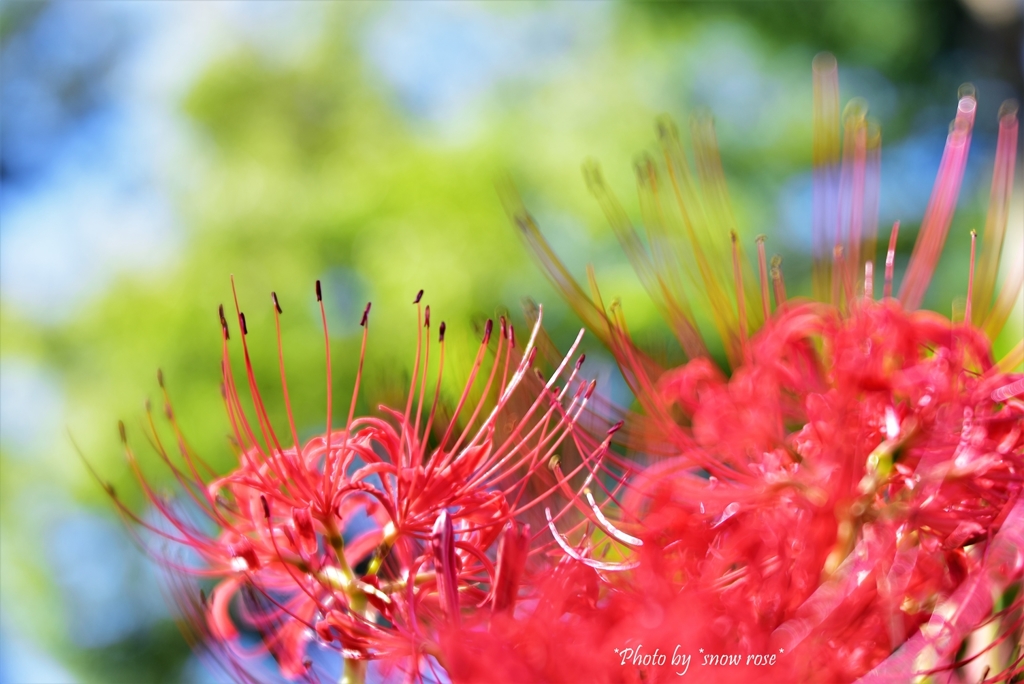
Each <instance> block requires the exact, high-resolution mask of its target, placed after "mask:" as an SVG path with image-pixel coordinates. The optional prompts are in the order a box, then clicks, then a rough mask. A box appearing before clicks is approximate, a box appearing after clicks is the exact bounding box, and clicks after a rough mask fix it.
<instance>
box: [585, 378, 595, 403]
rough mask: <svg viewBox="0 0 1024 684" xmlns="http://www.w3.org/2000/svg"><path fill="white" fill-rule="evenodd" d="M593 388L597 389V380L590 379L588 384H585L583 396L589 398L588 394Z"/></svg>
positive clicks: (592, 391) (589, 394)
mask: <svg viewBox="0 0 1024 684" xmlns="http://www.w3.org/2000/svg"><path fill="white" fill-rule="evenodd" d="M595 389H597V380H591V381H590V384H589V385H587V393H586V394H585V395H584V397H583V398H584V399H589V398H590V396H591V395H592V394H593V393H594V390H595Z"/></svg>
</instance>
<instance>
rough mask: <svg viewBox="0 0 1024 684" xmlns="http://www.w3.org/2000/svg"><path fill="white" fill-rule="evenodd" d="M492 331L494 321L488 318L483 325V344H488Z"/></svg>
mask: <svg viewBox="0 0 1024 684" xmlns="http://www.w3.org/2000/svg"><path fill="white" fill-rule="evenodd" d="M493 330H494V321H492V320H491V319H490V318H488V319H487V322H486V323H484V341H483V343H484V344H487V343H488V342H490V341H491V332H492V331H493Z"/></svg>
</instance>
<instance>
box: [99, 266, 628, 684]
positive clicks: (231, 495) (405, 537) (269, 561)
mask: <svg viewBox="0 0 1024 684" xmlns="http://www.w3.org/2000/svg"><path fill="white" fill-rule="evenodd" d="M316 292H317V299H318V301H320V309H321V315H322V317H323V323H324V339H325V347H326V351H327V369H328V381H327V391H328V395H327V397H328V398H327V426H326V430H325V432H324V433H323V434H322V435H321V436H318V437H315V438H313V439H311V440H308V441H306V442H305V443H301V442H300V440H299V438H298V434H297V431H296V428H295V420H294V418H293V416H292V413H291V406H290V402H289V395H288V388H287V382H286V379H285V371H284V355H283V352H282V351H281V335H280V315H281V307H280V305H279V303H278V299H277V296H276V295H273V304H274V316H275V323H276V324H277V342H278V351H279V360H280V366H281V383H282V391H283V395H284V400H285V406H286V408H287V413H288V429H289V431H290V433H291V444H290V445H286V443H285V442H282V440H281V438H280V437H279V435H278V433H277V431H275V429H274V427H273V426H272V421H271V418H270V416H269V414H268V412H267V410H266V408H265V406H264V403H263V400H262V398H261V395H260V392H259V390H258V389H257V383H256V377H255V373H254V370H253V366H252V364H251V363H250V358H249V347H248V330H247V327H246V321H245V315H244V314H243V313H242V312H241V311H240V310H238V304H237V297H236V300H235V308H236V314H237V321H238V329H239V331H240V333H241V335H240V341H241V347H242V355H243V358H244V361H245V369H246V374H245V378H244V380H243V383H244V384H245V385H247V389H248V394H249V397H250V399H251V404H252V410H249V411H247V410H246V408H245V407H243V401H242V398H241V391H240V389H239V385H238V382H237V380H236V378H235V376H234V374H233V372H232V368H231V362H230V358H229V339H230V335H229V325H228V321H227V319H226V318H225V315H224V310H223V307H222V308H221V310H220V318H221V328H222V337H223V362H222V371H223V394H224V399H225V406H226V408H227V416H228V420H229V422H230V425H231V429H232V434H233V440H234V443H235V445H236V446H237V452H238V467H237V468H236V469H235V470H233V471H232V472H230V473H228V474H227V475H224V476H222V477H218V478H214V479H210V478H209V476H208V475H204V473H203V472H202V471H208V468H206V466H205V464H203V462H202V461H201V459H200V458H199V456H198V455H197V454H195V453H194V452H193V450H192V449H191V448H190V447H189V446H188V443H187V442H186V441H185V439H184V437H183V435H182V432H181V430H180V429H179V426H178V423H177V421H176V419H175V417H174V413H173V411H171V410H170V408H169V406H170V404H169V400H168V409H167V415H168V418H169V419H170V423H171V425H172V427H173V430H174V435H175V440H176V441H177V444H178V446H179V448H180V454H181V461H180V462H176V461H175V460H173V459H172V458H171V456H170V454H169V453H168V451H167V449H166V448H165V446H164V444H163V443H162V442H161V440H160V437H159V435H158V433H157V430H156V428H155V426H154V424H153V419H152V415H151V414H150V428H151V429H150V434H149V439H150V441H151V443H152V445H153V447H154V448H155V450H156V452H157V454H158V455H159V456H160V458H161V459H162V460H163V461H164V463H165V465H166V466H167V467H168V468H169V469H170V470H171V472H172V473H173V475H174V477H175V478H176V479H177V481H178V483H179V484H180V485H181V487H182V489H183V490H185V491H186V492H187V495H188V497H189V501H188V502H187V503H188V506H182V505H172V504H171V503H169V502H167V501H165V500H164V499H163V498H161V497H160V496H158V495H157V494H156V493H155V492H154V491H153V490H152V488H151V487H150V485H149V484H148V482H147V479H146V478H145V477H144V476H143V474H142V472H141V470H140V468H139V465H138V462H137V460H136V457H135V455H134V452H133V451H132V449H131V448H130V447H129V446H128V441H127V439H126V438H125V434H124V427H123V425H122V426H121V436H122V440H123V441H124V443H125V450H126V454H127V456H128V460H129V463H130V464H131V467H132V468H133V470H134V472H135V474H136V475H137V476H138V480H139V482H140V484H141V486H142V488H143V490H144V492H145V493H146V495H147V496H148V498H149V500H150V502H151V504H152V506H153V507H154V508H155V509H156V511H157V512H158V513H159V518H160V522H159V523H150V522H147V521H145V520H143V519H142V518H140V517H139V516H137V515H135V514H134V513H133V512H132V511H130V510H129V509H127V508H126V507H125V506H124V505H122V504H121V503H120V502H119V501H118V507H119V509H120V510H121V511H122V513H123V514H124V515H125V516H126V517H127V518H129V519H130V520H131V521H133V522H134V523H136V524H138V525H141V526H142V527H144V528H145V529H146V530H148V532H150V533H151V534H152V535H156V536H157V537H159V538H163V539H165V540H169V541H170V542H173V543H175V544H177V545H180V547H181V548H184V549H189V550H191V552H192V555H193V556H194V557H197V559H198V560H197V562H194V563H186V562H183V561H180V560H176V559H175V557H174V555H173V554H166V553H160V552H156V551H154V555H156V556H157V557H158V558H159V560H160V561H161V562H162V563H164V564H166V565H167V566H168V567H169V568H170V569H171V570H172V571H173V572H172V584H173V587H172V588H173V591H174V593H175V595H176V598H177V601H178V603H179V604H180V605H181V607H182V610H183V613H184V615H185V618H186V620H187V621H188V622H189V623H190V625H189V632H190V635H191V636H192V637H193V638H194V640H195V641H197V642H198V644H199V645H200V646H203V647H204V648H206V649H208V650H210V649H212V651H213V653H214V655H215V656H226V657H224V658H223V660H224V661H225V665H226V667H227V668H228V669H229V672H230V673H231V674H233V676H235V677H236V678H238V679H240V680H244V681H255V680H258V679H259V677H258V676H257V675H256V674H254V673H252V672H250V670H249V669H248V666H247V665H246V663H245V662H244V661H243V660H242V659H241V658H240V657H239V656H241V655H245V649H243V648H242V641H243V638H242V636H241V634H240V629H242V630H245V631H247V632H249V633H251V632H253V631H255V632H256V633H257V634H258V635H259V637H260V638H261V639H262V643H263V648H265V650H266V651H269V653H270V654H271V655H272V656H273V657H274V658H275V659H276V661H277V663H278V665H279V667H280V670H281V672H282V673H283V674H284V675H285V676H286V677H288V678H305V679H308V680H311V681H312V680H318V679H319V675H318V674H317V672H316V669H317V668H316V667H314V659H313V658H312V657H311V655H310V654H311V652H312V650H314V649H313V645H314V644H315V645H317V646H319V647H321V648H329V649H333V650H336V651H338V652H340V653H341V655H342V656H343V658H344V667H343V672H342V681H346V682H355V681H362V680H363V678H364V677H365V674H366V663H367V661H370V660H377V661H381V662H382V665H383V666H384V667H385V668H398V670H401V671H404V672H406V673H407V674H408V676H409V677H422V676H425V675H426V673H428V672H430V671H431V670H432V669H435V668H437V667H438V661H442V662H443V654H442V652H441V649H440V647H439V639H440V636H441V635H443V634H444V633H446V630H447V629H449V628H452V627H457V626H458V625H460V624H461V623H462V622H463V613H466V614H467V620H468V622H470V623H471V624H477V623H478V622H479V619H480V618H479V617H478V616H480V615H491V614H501V613H505V612H508V611H510V610H512V609H513V608H514V607H515V604H516V601H517V600H518V598H519V596H520V590H521V585H522V583H523V581H524V576H525V573H527V572H528V566H530V565H536V566H537V567H538V569H539V570H543V568H544V567H545V566H546V561H545V558H546V557H547V556H549V555H551V551H552V549H555V548H557V547H555V546H554V545H553V544H551V543H550V542H549V543H548V544H542V543H541V542H540V541H539V540H538V538H539V536H540V535H539V534H534V535H531V533H530V527H529V522H530V521H531V520H535V519H536V516H537V511H538V510H539V509H540V508H543V509H544V511H545V513H546V514H547V516H548V519H549V520H550V519H551V511H552V509H554V510H555V512H556V513H555V519H556V520H557V519H563V518H564V519H565V520H568V521H570V522H571V523H572V524H575V525H578V524H580V522H579V521H580V520H581V519H582V518H583V517H584V516H589V517H594V516H595V515H597V516H602V513H601V508H600V506H599V505H598V504H597V503H596V501H595V500H594V498H593V495H592V494H591V493H590V491H589V489H587V490H586V496H585V497H584V495H583V490H584V489H585V488H586V487H587V484H588V483H589V482H591V481H593V480H594V479H595V478H596V477H598V476H599V474H600V473H602V472H604V471H606V470H607V468H606V466H605V465H604V463H603V460H604V457H605V454H606V453H607V452H608V445H609V442H610V435H609V436H608V437H607V438H604V441H603V442H602V441H601V440H600V439H598V440H595V439H594V438H592V437H590V435H589V433H588V432H586V431H584V430H580V429H578V428H577V425H576V423H577V420H578V418H579V417H580V415H581V414H582V413H583V411H584V409H585V408H586V406H587V403H588V401H589V399H590V397H591V394H592V392H593V390H594V384H593V383H592V382H586V381H583V380H581V379H580V377H579V369H580V365H581V364H582V361H583V358H582V357H580V358H579V359H578V361H577V362H576V363H575V365H572V366H570V363H569V362H570V359H571V358H572V356H573V354H574V353H575V348H576V345H574V347H573V350H572V351H570V353H569V354H568V355H567V356H566V357H565V358H564V359H562V360H561V362H560V363H559V364H558V366H557V368H556V369H555V371H554V372H553V373H552V374H551V376H550V379H549V380H548V381H547V382H543V381H542V380H541V381H538V379H537V372H536V371H534V370H533V365H534V362H535V359H536V344H535V340H536V336H537V334H538V331H539V330H540V326H539V322H538V324H537V325H535V326H534V328H533V332H532V335H531V338H530V340H529V341H528V343H527V345H526V347H525V349H523V350H522V351H520V350H518V349H517V348H516V343H515V332H514V329H513V327H512V325H511V324H509V323H507V322H506V320H505V319H504V318H502V319H501V320H500V326H499V328H500V330H499V332H500V334H499V335H498V341H497V346H496V349H493V362H491V364H490V369H489V371H486V372H485V373H483V375H485V377H486V379H485V380H483V384H482V388H479V387H477V388H476V389H478V390H479V391H480V397H481V399H480V400H479V401H477V402H476V404H475V406H472V411H471V415H470V416H469V418H467V419H465V420H464V421H463V422H462V423H461V425H462V426H463V427H462V428H459V427H457V426H458V425H460V423H459V420H460V416H461V415H462V414H463V412H464V411H468V410H469V407H470V406H471V405H472V402H471V401H470V395H471V393H472V391H473V390H474V387H475V386H476V385H477V384H479V383H476V380H477V376H478V375H481V372H482V371H484V369H485V362H486V359H487V356H488V351H489V350H490V341H491V337H492V332H493V326H492V322H491V321H488V322H487V324H486V327H485V332H484V335H483V341H482V343H481V345H480V348H479V352H478V353H477V356H476V360H475V362H474V365H473V367H472V370H471V373H470V377H469V380H468V382H467V385H466V387H465V390H464V391H463V393H462V396H461V398H460V399H459V402H458V404H457V406H456V408H455V410H454V415H453V416H452V418H451V419H450V421H448V422H447V423H446V424H444V425H439V424H438V422H439V419H438V413H437V408H438V402H439V390H440V384H441V369H442V368H443V365H444V349H445V345H444V336H445V324H444V323H441V325H440V330H439V336H438V345H439V348H440V349H439V352H438V355H439V357H440V360H439V361H438V362H437V363H436V366H437V376H436V380H435V387H434V392H433V398H432V399H431V406H430V408H429V410H428V411H426V412H424V406H423V404H424V401H425V400H426V398H427V394H428V392H427V386H428V369H429V367H430V356H431V351H432V347H431V342H430V335H429V332H430V308H429V307H426V309H425V310H423V309H422V308H421V305H420V299H421V297H422V292H420V293H419V295H417V297H416V301H415V303H416V305H417V310H418V311H419V319H420V323H421V325H420V327H419V330H420V333H419V340H420V341H419V344H418V346H417V351H416V357H415V363H414V366H413V377H412V386H411V388H410V391H409V395H408V399H407V401H406V405H405V407H404V412H399V411H395V410H392V409H390V408H387V407H381V410H382V412H383V415H384V417H356V416H355V406H356V396H357V394H358V391H359V383H360V377H361V371H362V366H363V357H364V355H365V351H366V343H367V336H368V314H369V308H370V307H369V305H367V308H366V312H364V314H363V318H362V326H363V341H362V351H361V353H360V359H359V373H357V376H356V382H355V389H354V390H353V395H352V401H351V404H350V408H349V412H348V418H347V419H346V421H345V423H344V426H343V427H341V428H334V427H332V422H331V404H332V398H331V381H330V365H331V358H330V345H329V342H328V338H327V327H326V315H325V314H324V308H323V302H322V298H321V291H320V283H319V282H317V288H316ZM581 336H582V332H581ZM424 338H425V339H424ZM579 340H580V338H577V343H576V344H577V345H578V344H579ZM560 378H561V379H562V380H563V382H564V385H563V386H562V387H561V388H559V387H556V386H555V383H556V381H558V380H559V379H560ZM159 379H160V385H161V387H163V377H162V374H161V375H160V378H159ZM524 387H525V388H527V390H528V391H529V394H528V395H524V391H525V390H523V389H522V388H524ZM491 396H496V399H495V400H494V401H493V402H489V400H488V397H491ZM164 398H165V400H167V393H166V391H164ZM513 406H514V408H515V409H516V411H517V413H516V417H514V418H513V417H512V416H508V415H506V414H507V413H509V411H510V407H513ZM612 432H614V429H613V430H612ZM560 450H561V451H566V450H571V451H572V452H573V453H575V454H578V456H579V458H578V459H577V461H578V462H577V463H576V464H575V465H574V467H573V468H572V469H571V470H569V471H568V472H563V470H562V468H561V466H560V464H559V463H558V462H557V461H558V457H557V456H556V454H558V453H559V451H560ZM606 479H607V478H606ZM580 480H582V481H583V485H582V486H574V485H573V484H572V483H573V482H575V483H577V485H578V483H579V481H580ZM108 491H110V493H111V495H112V496H113V492H112V490H109V489H108ZM584 498H585V499H586V502H585V501H584ZM115 501H117V499H116V497H115ZM190 509H191V510H190ZM194 510H198V511H199V512H200V513H201V515H200V517H201V518H202V520H201V521H199V522H197V521H195V520H194V518H195V516H192V515H189V513H190V512H194ZM581 510H582V511H583V513H582V514H581V513H579V511H581ZM535 524H536V523H535ZM211 528H213V530H214V531H213V532H212V533H210V532H209V530H210V529H211ZM552 528H553V523H552ZM559 539H561V538H559ZM140 541H143V540H141V539H140ZM531 559H532V560H531ZM188 576H198V577H201V578H207V579H208V580H211V579H212V580H213V581H214V582H215V583H216V584H215V586H214V587H213V590H212V591H211V592H210V594H209V596H208V597H207V596H206V594H205V593H199V592H197V591H196V590H194V589H192V588H191V585H190V583H189V582H188V581H187V580H186V578H187V577H188ZM236 614H239V615H240V619H239V618H238V617H236ZM261 650H263V649H256V651H254V652H255V653H258V652H260V651H261ZM434 676H435V679H436V677H437V673H436V672H435V675H434Z"/></svg>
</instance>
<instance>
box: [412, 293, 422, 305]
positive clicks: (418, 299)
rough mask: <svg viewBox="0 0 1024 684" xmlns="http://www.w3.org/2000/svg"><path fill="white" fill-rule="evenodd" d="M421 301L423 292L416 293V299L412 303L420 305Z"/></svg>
mask: <svg viewBox="0 0 1024 684" xmlns="http://www.w3.org/2000/svg"><path fill="white" fill-rule="evenodd" d="M421 299H423V290H420V291H419V292H417V293H416V299H414V300H412V303H413V304H419V303H420V300H421Z"/></svg>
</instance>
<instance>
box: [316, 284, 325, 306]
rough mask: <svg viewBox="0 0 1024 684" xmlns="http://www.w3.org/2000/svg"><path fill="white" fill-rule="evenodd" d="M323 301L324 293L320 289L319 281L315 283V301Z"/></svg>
mask: <svg viewBox="0 0 1024 684" xmlns="http://www.w3.org/2000/svg"><path fill="white" fill-rule="evenodd" d="M323 300H324V292H323V290H322V289H320V281H319V280H317V281H316V301H318V302H322V301H323Z"/></svg>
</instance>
